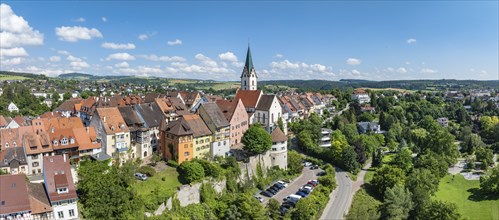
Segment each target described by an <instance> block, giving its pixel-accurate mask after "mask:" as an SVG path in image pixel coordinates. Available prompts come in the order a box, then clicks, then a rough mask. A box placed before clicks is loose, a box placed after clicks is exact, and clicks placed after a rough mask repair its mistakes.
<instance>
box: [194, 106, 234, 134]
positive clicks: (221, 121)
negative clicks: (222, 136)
mask: <svg viewBox="0 0 499 220" xmlns="http://www.w3.org/2000/svg"><path fill="white" fill-rule="evenodd" d="M201 106H202V107H203V108H204V110H205V111H206V113H207V114H208V117H210V119H211V121H212V122H213V124H214V125H215V127H216V128H217V129H218V128H223V127H227V126H229V122H228V121H227V119H226V118H225V116H224V114H223V113H222V111H221V110H220V108H218V105H217V104H216V103H203V104H201Z"/></svg>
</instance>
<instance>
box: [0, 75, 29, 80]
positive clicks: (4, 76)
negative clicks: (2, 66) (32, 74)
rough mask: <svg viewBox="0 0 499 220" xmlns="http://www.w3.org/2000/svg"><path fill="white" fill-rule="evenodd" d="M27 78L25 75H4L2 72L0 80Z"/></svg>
mask: <svg viewBox="0 0 499 220" xmlns="http://www.w3.org/2000/svg"><path fill="white" fill-rule="evenodd" d="M24 79H27V78H26V77H24V76H11V75H4V74H0V81H5V80H24Z"/></svg>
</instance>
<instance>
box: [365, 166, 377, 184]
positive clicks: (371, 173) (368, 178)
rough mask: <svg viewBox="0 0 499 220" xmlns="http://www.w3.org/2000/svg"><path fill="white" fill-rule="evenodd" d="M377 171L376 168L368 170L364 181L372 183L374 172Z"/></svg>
mask: <svg viewBox="0 0 499 220" xmlns="http://www.w3.org/2000/svg"><path fill="white" fill-rule="evenodd" d="M375 172H376V169H375V168H372V167H371V168H369V169H368V170H367V172H366V175H364V183H371V180H372V179H373V176H374V173H375Z"/></svg>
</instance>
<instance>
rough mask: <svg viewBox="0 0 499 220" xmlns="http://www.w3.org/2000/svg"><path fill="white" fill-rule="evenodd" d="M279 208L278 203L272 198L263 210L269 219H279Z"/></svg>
mask: <svg viewBox="0 0 499 220" xmlns="http://www.w3.org/2000/svg"><path fill="white" fill-rule="evenodd" d="M280 206H281V205H280V204H279V202H278V201H277V200H275V199H274V198H271V199H269V202H268V203H267V206H266V207H265V208H266V212H267V215H268V216H269V217H270V219H279V217H281V213H280V211H279V210H280Z"/></svg>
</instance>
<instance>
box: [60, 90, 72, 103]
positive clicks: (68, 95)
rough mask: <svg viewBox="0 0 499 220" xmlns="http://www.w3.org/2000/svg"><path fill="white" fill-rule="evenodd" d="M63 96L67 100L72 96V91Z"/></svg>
mask: <svg viewBox="0 0 499 220" xmlns="http://www.w3.org/2000/svg"><path fill="white" fill-rule="evenodd" d="M62 97H63V100H64V101H66V100H69V99H70V98H71V93H70V92H66V93H64V94H63V95H62Z"/></svg>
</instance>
